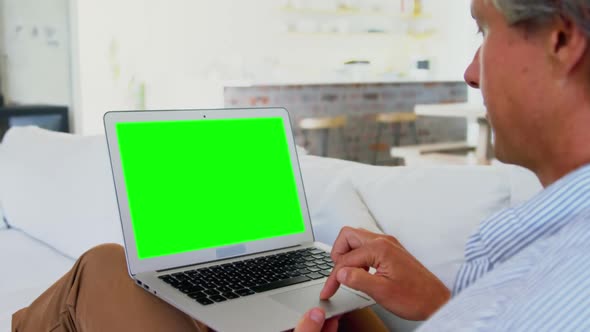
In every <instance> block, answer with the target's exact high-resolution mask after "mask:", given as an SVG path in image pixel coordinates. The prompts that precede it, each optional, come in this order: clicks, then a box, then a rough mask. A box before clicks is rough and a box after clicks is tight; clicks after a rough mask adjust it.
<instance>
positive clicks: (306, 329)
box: [294, 308, 326, 332]
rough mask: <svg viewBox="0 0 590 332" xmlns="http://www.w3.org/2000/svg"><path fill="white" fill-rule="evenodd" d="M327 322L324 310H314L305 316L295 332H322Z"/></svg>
mask: <svg viewBox="0 0 590 332" xmlns="http://www.w3.org/2000/svg"><path fill="white" fill-rule="evenodd" d="M325 320H326V313H325V312H324V309H322V308H313V309H311V310H309V311H308V312H306V313H305V314H304V315H303V317H302V318H301V320H300V321H299V323H298V324H297V327H296V328H295V330H294V332H320V331H321V330H322V327H323V326H324V321H325Z"/></svg>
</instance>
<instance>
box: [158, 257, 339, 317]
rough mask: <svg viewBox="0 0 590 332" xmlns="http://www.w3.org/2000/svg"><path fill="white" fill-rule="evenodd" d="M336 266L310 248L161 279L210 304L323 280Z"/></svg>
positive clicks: (175, 274)
mask: <svg viewBox="0 0 590 332" xmlns="http://www.w3.org/2000/svg"><path fill="white" fill-rule="evenodd" d="M333 267H334V263H333V262H332V259H331V258H330V254H329V253H327V252H325V251H322V250H320V249H317V248H307V249H300V250H296V251H290V252H286V253H280V254H276V255H269V256H264V257H257V258H252V259H246V260H243V261H237V262H232V263H227V264H220V265H215V266H209V267H205V268H200V269H195V270H190V271H185V272H178V273H173V274H166V275H161V276H159V277H158V278H160V279H162V280H163V281H165V282H166V283H168V284H170V285H171V286H172V287H174V288H176V289H178V290H180V291H181V292H183V293H185V294H186V295H187V296H188V297H190V298H192V299H194V300H195V301H197V302H198V303H200V304H202V305H209V304H213V303H215V302H223V301H226V300H232V299H237V298H239V297H244V296H248V295H252V294H256V293H262V292H266V291H269V290H273V289H277V288H281V287H287V286H290V285H295V284H298V283H302V282H306V281H310V280H315V279H320V278H324V277H327V276H328V275H330V272H331V271H332V268H333Z"/></svg>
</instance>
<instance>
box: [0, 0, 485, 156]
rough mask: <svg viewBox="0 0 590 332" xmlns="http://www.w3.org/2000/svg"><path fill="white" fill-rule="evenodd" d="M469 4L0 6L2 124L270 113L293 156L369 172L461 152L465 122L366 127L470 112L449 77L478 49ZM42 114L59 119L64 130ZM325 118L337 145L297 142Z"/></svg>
mask: <svg viewBox="0 0 590 332" xmlns="http://www.w3.org/2000/svg"><path fill="white" fill-rule="evenodd" d="M469 6H470V1H469V0H453V1H436V0H250V1H238V0H215V1H211V0H209V1H206V0H166V1H163V0H126V1H116V0H102V1H90V0H1V1H0V23H1V24H0V47H1V53H0V54H1V61H0V73H1V76H0V88H1V94H2V103H3V105H4V108H5V109H7V110H8V111H11V112H13V113H14V112H19V111H22V112H23V113H18V114H20V115H22V117H21V118H20V120H17V119H16V118H15V117H14V116H12V115H11V117H12V118H11V120H9V122H6V121H8V120H6V119H5V122H4V124H3V126H4V127H9V126H11V125H16V124H19V123H24V124H26V123H28V122H31V121H33V122H36V123H37V124H40V125H41V126H43V125H44V122H43V121H45V126H48V127H50V126H54V127H55V128H56V129H57V130H63V131H70V132H73V133H77V134H83V135H93V134H101V133H102V132H103V129H102V115H103V114H104V113H105V112H107V111H110V110H120V109H176V108H218V107H242V106H281V107H286V108H287V109H288V110H289V111H290V112H291V114H292V116H293V120H294V122H295V123H296V125H295V126H294V127H295V128H296V133H295V134H296V136H297V139H298V142H299V143H300V145H302V146H305V147H306V148H308V150H309V151H310V152H311V153H315V154H324V155H328V156H333V157H339V158H345V159H351V160H358V161H363V162H374V163H377V160H378V159H388V158H389V157H390V150H389V148H390V147H391V146H395V145H399V146H403V145H410V144H411V145H414V144H417V143H418V144H424V143H436V142H455V141H461V142H462V141H469V142H470V143H473V144H474V142H475V141H476V140H477V137H476V136H475V135H476V134H477V130H478V129H477V123H476V121H475V120H473V119H471V120H470V118H469V117H454V118H451V117H446V118H445V117H418V119H416V121H414V122H415V123H414V125H415V126H416V127H417V128H412V125H409V126H408V125H407V124H408V123H405V122H403V121H402V122H399V121H397V122H396V121H394V120H391V119H390V120H388V121H389V122H387V121H385V122H383V126H381V125H380V122H379V121H378V120H376V119H377V116H378V115H379V114H382V113H411V112H413V111H414V107H415V106H416V105H418V104H448V103H470V104H473V105H481V95H480V94H479V92H478V91H474V90H472V89H470V88H468V87H467V86H466V85H465V84H464V82H463V78H462V77H463V71H464V69H465V67H466V66H467V64H468V63H469V62H470V60H471V59H472V57H473V54H474V52H475V50H476V48H477V47H478V44H479V42H480V39H481V37H479V36H477V35H476V30H477V29H476V26H475V23H474V22H473V20H472V18H471V16H470V9H469ZM45 106H57V107H58V108H59V107H62V108H65V109H66V113H65V114H66V115H65V120H64V119H63V113H60V112H61V111H59V110H57V109H55V108H53V109H52V108H49V110H47V109H46V108H47V107H45ZM31 111H32V112H33V113H31V114H32V115H30V114H29V113H30V112H31ZM26 112H29V113H27V115H26V116H25V113H26ZM35 112H41V113H35ZM42 112H47V113H46V114H45V113H42ZM13 113H10V114H13ZM4 114H9V113H4ZM18 114H17V115H18ZM39 114H45V115H47V116H49V115H51V116H54V118H51V117H50V118H45V120H43V119H42V117H40V116H39ZM0 115H1V114H0ZM31 116H37V118H34V117H33V118H31ZM338 116H344V117H345V118H346V120H345V124H344V125H341V126H340V129H341V131H343V132H341V133H339V134H338V133H337V132H338V131H335V130H333V129H334V128H337V127H338V126H333V127H329V129H326V130H324V131H323V132H320V133H315V132H313V133H311V134H307V132H306V128H302V127H301V126H300V125H299V124H300V123H301V120H303V119H307V118H311V119H324V118H332V119H333V118H334V117H338ZM5 118H9V116H5ZM0 121H1V120H0ZM19 121H20V122H19ZM27 121H28V122H27ZM51 121H54V122H55V123H52V122H51ZM64 121H65V124H64ZM410 122H412V121H410ZM1 126H2V124H0V127H1ZM396 130H397V131H398V133H397V134H396V132H395V131H396ZM335 132H336V133H335ZM322 148H325V149H323V151H320V150H322ZM326 150H328V151H326Z"/></svg>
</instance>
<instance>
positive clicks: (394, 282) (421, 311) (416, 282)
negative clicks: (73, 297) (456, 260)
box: [320, 227, 450, 320]
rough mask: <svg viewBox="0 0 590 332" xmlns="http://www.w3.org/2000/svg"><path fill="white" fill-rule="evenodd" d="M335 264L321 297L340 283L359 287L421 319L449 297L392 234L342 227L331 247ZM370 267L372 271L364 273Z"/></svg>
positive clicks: (403, 314) (389, 306)
mask: <svg viewBox="0 0 590 332" xmlns="http://www.w3.org/2000/svg"><path fill="white" fill-rule="evenodd" d="M332 259H333V260H334V263H335V266H334V270H333V271H332V274H330V276H329V277H328V280H327V281H326V284H325V286H324V289H323V290H322V292H321V294H320V298H321V299H324V300H326V299H328V298H330V297H331V296H332V295H334V293H336V291H337V290H338V287H340V284H343V285H346V286H348V287H350V288H352V289H356V290H359V291H361V292H364V293H365V294H367V295H369V296H370V297H372V298H373V299H374V300H375V301H376V302H377V303H379V304H380V305H382V306H383V307H385V308H386V309H387V310H389V311H391V312H393V313H394V314H396V315H398V316H400V317H402V318H405V319H410V320H425V319H427V318H428V317H430V316H431V315H432V314H433V313H434V312H436V311H437V310H438V309H439V308H440V307H441V306H442V305H443V304H445V303H446V302H447V301H448V299H449V298H450V292H449V290H448V289H447V288H446V287H445V285H444V284H443V283H442V282H441V281H440V280H439V279H438V278H437V277H436V276H435V275H434V274H432V272H430V271H428V269H426V268H425V267H424V266H423V265H422V264H420V262H419V261H418V260H416V258H414V256H412V255H411V254H410V253H409V252H408V251H407V250H406V249H405V248H404V247H403V246H402V245H401V244H400V243H399V241H397V239H395V238H394V237H393V236H388V235H382V234H376V233H372V232H369V231H367V230H364V229H354V228H350V227H344V228H343V229H342V230H341V231H340V234H339V235H338V238H337V239H336V241H335V242H334V246H333V248H332ZM370 267H373V268H375V269H376V272H375V274H370V273H369V272H367V271H368V270H369V268H370Z"/></svg>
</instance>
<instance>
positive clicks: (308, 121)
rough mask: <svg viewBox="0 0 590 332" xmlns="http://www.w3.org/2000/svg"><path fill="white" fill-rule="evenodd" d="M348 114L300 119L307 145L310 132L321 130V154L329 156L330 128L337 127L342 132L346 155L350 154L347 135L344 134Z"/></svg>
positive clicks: (343, 147) (341, 138)
mask: <svg viewBox="0 0 590 332" xmlns="http://www.w3.org/2000/svg"><path fill="white" fill-rule="evenodd" d="M346 120H347V119H346V116H345V115H341V116H335V117H322V118H303V119H301V120H300V121H299V128H301V132H302V133H303V137H304V138H305V142H304V143H303V144H304V145H305V147H306V148H307V146H308V145H309V132H310V131H312V130H313V131H319V132H320V133H321V147H322V151H321V154H320V155H321V156H324V157H327V156H328V146H329V137H330V130H331V129H336V130H338V132H339V133H340V140H341V144H342V149H343V151H344V154H345V157H346V156H348V148H347V144H346V136H345V135H344V127H345V126H346Z"/></svg>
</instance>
